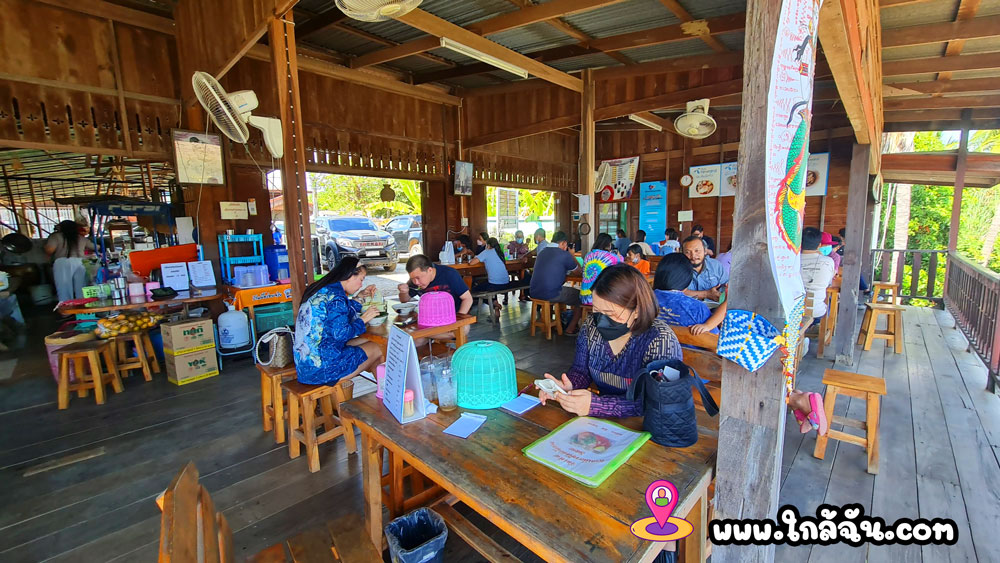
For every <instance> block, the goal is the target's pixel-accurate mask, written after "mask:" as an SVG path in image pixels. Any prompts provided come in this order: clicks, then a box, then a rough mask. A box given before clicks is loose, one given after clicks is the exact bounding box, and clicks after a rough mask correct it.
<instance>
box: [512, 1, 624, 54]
mask: <svg viewBox="0 0 1000 563" xmlns="http://www.w3.org/2000/svg"><path fill="white" fill-rule="evenodd" d="M507 1H508V2H510V3H511V4H514V5H515V6H517V7H518V8H528V7H531V6H534V5H535V3H534V0H507ZM544 23H545V24H546V25H548V26H549V27H551V28H553V29H555V30H557V31H559V32H560V33H564V34H566V35H568V36H569V37H572V38H573V39H576V40H577V41H578V42H579V43H578V44H580V45H584V46H585V45H586V44H587V43H589V42H590V41H592V40H593V39H594V38H593V37H591V36H589V35H587V34H586V33H584V32H582V31H580V30H579V29H577V28H575V27H573V25H572V24H570V23H569V22H567V21H566V20H564V19H562V18H553V19H551V20H546V21H545V22H544ZM608 56H609V57H611V58H612V59H614V60H616V61H618V62H620V63H622V64H623V65H634V64H635V61H633V60H632V59H630V58H628V57H626V56H625V55H623V54H621V53H608Z"/></svg>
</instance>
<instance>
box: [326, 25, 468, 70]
mask: <svg viewBox="0 0 1000 563" xmlns="http://www.w3.org/2000/svg"><path fill="white" fill-rule="evenodd" d="M334 27H336V28H337V30H338V31H343V32H344V33H349V34H351V35H353V36H355V37H360V38H361V39H365V40H367V41H371V42H372V43H378V44H379V45H385V46H386V47H395V46H396V45H400V43H396V42H395V41H390V40H388V39H385V38H384V37H379V36H378V35H375V34H374V33H368V32H367V31H364V30H361V29H358V28H356V27H352V26H349V25H344V24H343V23H338V24H334ZM416 56H418V57H420V58H421V59H424V60H427V61H432V62H435V63H438V64H440V65H444V66H448V67H455V66H457V65H456V64H455V63H454V62H452V61H449V60H448V59H442V58H441V57H439V56H437V55H432V54H430V53H416Z"/></svg>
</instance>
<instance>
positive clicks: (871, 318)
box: [858, 303, 904, 354]
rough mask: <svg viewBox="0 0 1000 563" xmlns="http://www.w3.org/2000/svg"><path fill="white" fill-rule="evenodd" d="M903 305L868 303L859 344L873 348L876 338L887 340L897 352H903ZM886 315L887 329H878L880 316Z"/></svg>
mask: <svg viewBox="0 0 1000 563" xmlns="http://www.w3.org/2000/svg"><path fill="white" fill-rule="evenodd" d="M903 311H904V309H903V307H902V306H900V305H890V304H889V303H866V304H865V316H864V318H863V319H862V320H861V333H860V334H858V344H859V345H860V344H864V345H865V350H871V349H872V341H874V340H875V339H876V338H882V339H884V340H886V345H887V346H888V345H889V344H892V346H893V349H894V350H895V352H896V353H897V354H902V353H903ZM882 315H885V317H886V330H878V318H879V317H880V316H882Z"/></svg>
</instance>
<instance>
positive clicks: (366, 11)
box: [336, 0, 422, 22]
mask: <svg viewBox="0 0 1000 563" xmlns="http://www.w3.org/2000/svg"><path fill="white" fill-rule="evenodd" d="M420 2H422V0H336V4H337V7H338V8H340V11H341V12H344V14H345V15H346V16H347V17H349V18H354V19H356V20H360V21H364V22H382V21H386V20H390V19H392V18H398V17H399V16H402V15H403V14H405V13H407V12H409V11H410V10H413V9H414V8H416V7H417V6H419V5H420Z"/></svg>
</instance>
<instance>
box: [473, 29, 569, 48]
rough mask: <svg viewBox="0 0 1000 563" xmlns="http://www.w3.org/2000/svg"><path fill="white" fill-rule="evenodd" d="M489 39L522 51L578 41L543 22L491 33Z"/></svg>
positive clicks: (559, 45)
mask: <svg viewBox="0 0 1000 563" xmlns="http://www.w3.org/2000/svg"><path fill="white" fill-rule="evenodd" d="M489 39H490V40H492V41H496V42H497V43H499V44H501V45H503V46H504V47H507V48H508V49H514V50H515V51H518V52H520V53H531V52H534V51H539V50H542V49H549V48H552V47H561V46H563V45H572V44H574V43H576V39H573V38H572V37H570V36H568V35H566V34H565V33H563V32H561V31H559V30H557V29H556V28H554V27H552V26H551V25H548V24H546V23H542V22H539V23H534V24H531V25H526V26H524V27H518V28H514V29H509V30H507V31H504V32H501V33H495V34H493V35H490V36H489Z"/></svg>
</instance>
